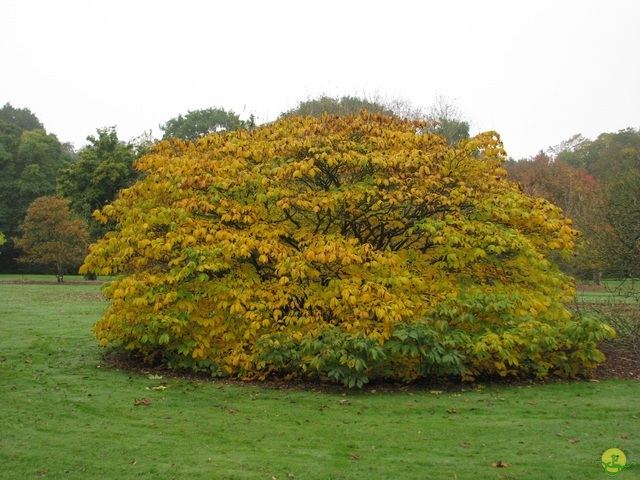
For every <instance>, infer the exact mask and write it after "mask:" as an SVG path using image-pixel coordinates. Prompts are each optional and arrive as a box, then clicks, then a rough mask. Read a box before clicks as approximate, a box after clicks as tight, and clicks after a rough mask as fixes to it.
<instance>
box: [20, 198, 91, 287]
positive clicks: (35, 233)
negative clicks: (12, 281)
mask: <svg viewBox="0 0 640 480" xmlns="http://www.w3.org/2000/svg"><path fill="white" fill-rule="evenodd" d="M20 231H21V232H22V235H21V236H20V237H19V238H16V239H14V243H15V245H16V247H18V248H19V249H20V250H22V252H23V255H22V256H21V257H20V258H19V259H18V261H20V262H23V263H28V264H31V265H39V266H43V267H45V268H51V269H52V270H53V272H54V273H55V275H56V277H57V278H58V281H59V282H62V280H63V278H64V275H65V273H67V272H69V271H70V270H71V269H73V268H74V267H75V268H77V267H78V266H80V264H81V263H82V260H83V259H84V257H85V256H86V254H87V245H88V242H89V232H88V230H87V224H86V222H85V221H84V220H82V219H80V218H78V217H76V216H74V215H73V213H72V212H71V210H70V209H69V206H68V203H67V201H66V200H63V199H60V198H56V197H50V196H45V197H39V198H37V199H35V200H34V201H33V203H32V204H31V205H30V206H29V208H28V210H27V215H26V217H25V219H24V222H23V223H22V224H21V225H20Z"/></svg>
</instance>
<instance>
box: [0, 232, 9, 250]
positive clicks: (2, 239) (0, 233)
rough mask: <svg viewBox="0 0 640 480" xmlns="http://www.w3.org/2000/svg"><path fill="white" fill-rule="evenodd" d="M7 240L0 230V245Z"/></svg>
mask: <svg viewBox="0 0 640 480" xmlns="http://www.w3.org/2000/svg"><path fill="white" fill-rule="evenodd" d="M6 241H7V238H6V237H5V236H4V234H3V233H2V232H0V247H1V246H2V245H4V244H5V243H6Z"/></svg>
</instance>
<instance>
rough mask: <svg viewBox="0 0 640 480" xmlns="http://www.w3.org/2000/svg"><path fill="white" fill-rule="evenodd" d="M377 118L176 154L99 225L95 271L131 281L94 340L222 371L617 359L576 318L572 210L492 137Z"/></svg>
mask: <svg viewBox="0 0 640 480" xmlns="http://www.w3.org/2000/svg"><path fill="white" fill-rule="evenodd" d="M426 127H427V125H425V124H421V123H419V122H409V121H405V120H401V119H398V118H393V117H388V116H381V115H374V114H370V113H364V112H363V113H361V114H358V115H356V116H354V115H351V116H346V117H345V116H342V117H341V116H322V117H321V118H312V117H306V118H299V117H291V118H286V119H282V120H280V121H278V122H275V123H273V124H271V125H268V126H264V127H262V128H259V129H258V130H256V131H237V132H232V133H227V134H224V135H213V136H208V137H204V138H201V139H199V140H198V141H197V142H195V143H190V142H183V141H180V140H172V141H166V142H162V143H161V144H159V145H158V146H157V147H156V149H155V151H154V153H153V154H151V155H148V156H146V157H143V158H142V159H140V160H139V162H138V163H137V168H139V169H140V170H141V171H142V172H143V173H144V175H143V176H142V177H141V179H140V180H139V181H138V182H137V183H136V184H135V185H133V186H132V187H130V188H129V189H126V190H124V191H123V192H122V193H121V195H120V198H118V199H117V200H116V201H115V202H113V203H112V204H111V205H108V206H106V207H105V208H103V209H102V211H101V212H97V213H96V217H97V218H98V219H99V220H100V221H102V222H107V223H108V222H112V223H113V224H114V225H115V230H113V231H111V232H109V233H107V235H106V236H105V237H104V238H103V239H101V240H100V241H98V242H97V243H95V244H93V245H92V246H91V247H90V254H89V256H88V257H87V259H86V261H85V264H84V265H83V267H82V269H81V272H82V273H89V272H93V273H95V274H103V275H104V274H107V275H120V276H119V277H118V279H117V280H115V281H113V282H111V283H110V284H109V285H108V286H107V287H106V288H105V290H104V291H105V294H106V295H107V296H108V297H109V299H110V300H111V303H110V307H109V310H108V312H107V313H106V314H105V316H104V317H103V318H102V319H101V320H100V321H99V322H98V323H97V324H96V326H95V327H94V332H95V334H96V335H97V337H98V338H99V340H100V344H101V345H103V346H106V345H115V346H122V347H124V348H126V349H128V350H130V351H132V352H136V353H138V354H141V355H142V356H143V357H144V358H146V359H147V360H150V361H151V360H153V361H164V362H166V363H167V364H168V365H170V366H180V367H190V368H194V369H205V370H208V371H210V372H211V373H212V374H213V375H231V376H237V377H240V378H256V377H257V378H264V377H265V376H268V375H270V374H276V375H290V376H291V375H293V376H296V375H299V376H306V377H321V378H329V379H333V380H336V381H342V382H344V383H345V384H347V385H349V386H353V385H361V384H362V383H364V382H366V381H368V380H369V379H372V378H394V379H402V380H406V381H409V380H412V379H415V378H419V377H427V376H431V375H443V374H444V375H451V374H457V375H461V376H463V377H473V376H477V375H481V374H499V375H509V374H535V375H538V376H545V375H547V374H549V373H556V374H564V375H571V374H577V373H580V372H582V371H584V369H588V368H591V367H593V366H595V365H596V364H597V362H599V361H601V360H602V359H603V357H602V355H601V354H600V352H599V351H598V350H597V349H596V345H597V343H598V341H600V340H601V339H603V338H606V337H607V336H609V335H610V330H609V329H607V327H605V326H602V325H601V324H600V323H599V322H595V321H590V320H577V319H574V318H572V316H571V314H570V312H569V311H568V310H567V309H566V307H565V302H566V301H567V300H569V299H570V298H571V297H572V295H573V294H574V290H573V285H572V283H571V281H570V280H569V279H568V278H567V277H565V276H564V275H563V274H562V273H561V272H560V271H559V270H558V269H557V267H556V266H555V265H554V264H552V263H551V262H549V261H548V260H547V259H546V258H545V254H547V253H549V252H551V251H561V250H570V249H571V248H572V247H573V244H574V239H575V237H576V232H575V231H574V230H573V229H572V228H571V225H570V221H568V220H567V219H566V218H565V217H564V216H563V215H562V213H561V211H560V210H559V209H558V208H557V207H555V206H553V205H552V204H550V203H548V202H547V201H544V200H542V199H534V198H532V197H530V196H526V195H524V194H522V192H521V191H520V190H519V189H518V187H517V186H516V185H515V184H513V183H512V182H509V181H508V180H507V179H506V172H505V171H504V170H503V169H502V168H501V164H502V162H503V160H504V156H505V153H504V151H503V149H502V145H501V143H500V141H499V140H498V137H497V135H496V134H494V133H492V132H488V133H484V134H480V135H478V136H476V137H473V138H470V139H465V140H462V141H460V142H458V143H457V144H456V145H455V146H452V145H450V144H449V143H448V142H447V140H446V139H445V138H443V137H442V136H439V135H435V134H432V133H424V132H425V131H426V130H427V129H426Z"/></svg>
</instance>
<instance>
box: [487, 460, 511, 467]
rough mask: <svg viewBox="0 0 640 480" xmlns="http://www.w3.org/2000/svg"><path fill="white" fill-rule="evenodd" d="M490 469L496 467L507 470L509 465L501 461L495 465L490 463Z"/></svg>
mask: <svg viewBox="0 0 640 480" xmlns="http://www.w3.org/2000/svg"><path fill="white" fill-rule="evenodd" d="M491 466H492V467H497V468H509V464H508V463H507V462H503V461H502V460H500V461H498V462H496V463H492V464H491Z"/></svg>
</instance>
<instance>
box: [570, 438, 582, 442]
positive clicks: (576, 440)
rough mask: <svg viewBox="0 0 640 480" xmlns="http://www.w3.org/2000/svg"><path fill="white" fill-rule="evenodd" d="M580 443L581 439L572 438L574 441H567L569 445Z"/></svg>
mask: <svg viewBox="0 0 640 480" xmlns="http://www.w3.org/2000/svg"><path fill="white" fill-rule="evenodd" d="M579 441H580V439H579V438H572V439H569V440H567V442H569V443H578V442H579Z"/></svg>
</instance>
